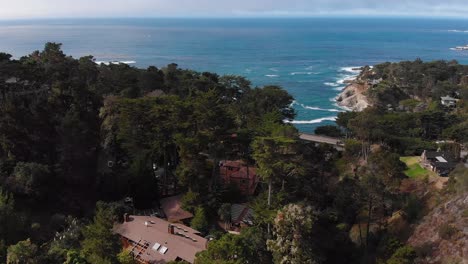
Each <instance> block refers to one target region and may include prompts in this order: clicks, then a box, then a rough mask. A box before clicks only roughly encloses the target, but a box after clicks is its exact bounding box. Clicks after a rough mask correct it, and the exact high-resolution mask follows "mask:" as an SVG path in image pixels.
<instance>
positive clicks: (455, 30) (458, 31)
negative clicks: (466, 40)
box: [447, 29, 468, 33]
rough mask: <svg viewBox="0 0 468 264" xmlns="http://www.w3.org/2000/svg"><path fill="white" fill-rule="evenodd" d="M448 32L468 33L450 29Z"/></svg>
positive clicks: (467, 31)
mask: <svg viewBox="0 0 468 264" xmlns="http://www.w3.org/2000/svg"><path fill="white" fill-rule="evenodd" d="M447 31H448V32H458V33H468V30H459V29H450V30H447Z"/></svg>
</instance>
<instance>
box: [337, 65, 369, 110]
mask: <svg viewBox="0 0 468 264" xmlns="http://www.w3.org/2000/svg"><path fill="white" fill-rule="evenodd" d="M356 70H357V69H356ZM359 70H361V73H360V74H359V75H358V76H357V77H356V79H354V80H348V81H345V83H346V84H347V85H346V87H345V88H344V89H343V90H342V91H341V92H340V94H338V96H337V97H336V98H335V101H336V102H337V104H338V106H340V107H342V108H344V109H346V110H349V111H357V112H360V111H362V110H364V109H366V108H367V107H368V106H370V103H369V100H368V98H367V96H366V95H365V92H366V91H367V90H368V89H369V88H370V86H371V84H369V83H368V82H366V81H364V80H362V76H363V75H364V74H365V73H366V72H368V71H369V70H370V68H369V67H367V66H366V67H363V68H359Z"/></svg>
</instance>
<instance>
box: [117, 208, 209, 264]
mask: <svg viewBox="0 0 468 264" xmlns="http://www.w3.org/2000/svg"><path fill="white" fill-rule="evenodd" d="M146 224H147V225H146ZM169 225H173V226H174V231H175V232H174V233H175V234H170V232H169V231H168V229H169ZM114 232H115V233H117V234H119V235H121V236H122V237H125V238H127V239H130V240H132V241H134V242H137V243H139V244H142V245H144V244H145V243H147V244H148V247H147V248H146V249H145V250H144V252H142V253H141V254H140V256H141V259H142V260H144V261H146V262H149V263H167V262H169V261H173V260H176V259H177V258H181V259H183V260H185V261H188V262H190V263H193V262H194V261H195V254H196V253H198V252H200V251H203V250H205V249H206V243H207V240H206V239H205V238H203V237H201V236H200V235H199V232H198V231H196V230H194V229H192V228H190V227H187V226H185V225H181V224H171V223H169V222H167V221H165V220H163V219H160V218H157V217H152V216H130V217H129V220H128V221H126V222H124V223H122V224H116V225H115V226H114ZM164 248H166V249H165V250H164Z"/></svg>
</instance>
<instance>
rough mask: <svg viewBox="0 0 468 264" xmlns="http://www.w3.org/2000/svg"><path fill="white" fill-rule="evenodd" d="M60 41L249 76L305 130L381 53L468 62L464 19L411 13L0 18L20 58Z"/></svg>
mask: <svg viewBox="0 0 468 264" xmlns="http://www.w3.org/2000/svg"><path fill="white" fill-rule="evenodd" d="M48 41H53V42H60V43H63V49H64V50H65V52H66V53H67V54H70V55H73V56H74V57H80V56H85V55H94V56H95V58H96V60H97V61H125V62H126V63H129V64H132V65H135V66H137V67H147V66H149V65H155V66H158V67H162V66H165V65H167V64H169V63H173V62H174V63H177V64H178V65H179V66H180V67H182V68H191V69H194V70H197V71H212V72H217V73H219V74H236V75H243V76H246V77H247V78H248V79H250V80H251V81H252V83H253V84H254V85H256V86H262V85H266V84H274V85H280V86H282V87H283V88H284V89H286V90H288V91H289V92H290V93H291V94H292V95H293V96H294V97H295V102H294V104H293V105H294V107H295V109H296V110H297V118H296V120H295V121H294V122H293V123H294V124H295V125H296V126H297V127H298V128H299V130H301V131H303V132H309V133H312V132H313V131H314V129H315V128H316V127H317V126H320V125H326V124H332V123H333V120H334V119H335V117H336V115H337V114H338V113H339V112H340V111H343V109H340V108H339V107H337V106H336V105H335V102H334V100H333V98H334V97H335V96H336V95H337V94H338V93H339V91H340V90H341V89H342V88H343V87H344V84H343V81H344V80H346V79H349V78H353V76H355V75H356V74H357V71H355V70H353V69H354V68H356V67H359V66H364V65H374V64H377V63H381V62H385V61H401V60H414V59H416V58H421V59H423V60H437V59H444V60H452V59H455V60H458V61H459V62H460V63H463V64H468V51H456V50H451V49H450V48H453V47H455V46H464V45H466V44H468V20H443V19H434V20H430V19H416V18H400V19H397V18H386V19H383V18H365V19H361V18H303V19H302V18H294V19H292V18H291V19H286V18H282V19H266V18H263V19H87V20H84V19H83V20H30V21H26V20H22V21H0V51H3V52H7V53H10V54H12V55H13V56H14V57H16V58H19V57H21V56H23V55H26V54H29V53H31V52H32V51H34V50H39V49H42V47H43V45H44V43H45V42H48Z"/></svg>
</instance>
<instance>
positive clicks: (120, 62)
mask: <svg viewBox="0 0 468 264" xmlns="http://www.w3.org/2000/svg"><path fill="white" fill-rule="evenodd" d="M94 63H96V64H99V65H100V64H104V65H110V64H135V63H136V61H95V62H94Z"/></svg>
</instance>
